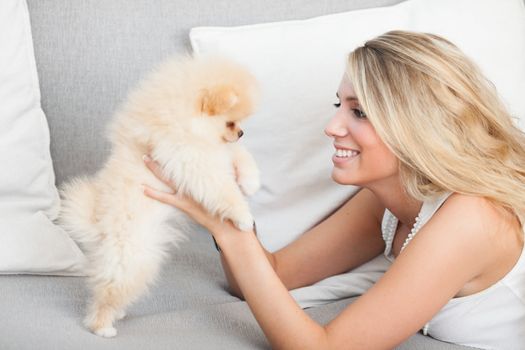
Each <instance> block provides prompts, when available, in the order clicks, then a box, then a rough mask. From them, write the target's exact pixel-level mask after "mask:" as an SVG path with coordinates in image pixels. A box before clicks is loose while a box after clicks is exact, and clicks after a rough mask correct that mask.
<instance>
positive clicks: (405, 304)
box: [190, 196, 493, 349]
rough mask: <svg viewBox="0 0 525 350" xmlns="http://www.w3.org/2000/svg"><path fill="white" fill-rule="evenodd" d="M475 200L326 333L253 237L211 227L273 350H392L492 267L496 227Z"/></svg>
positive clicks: (428, 228)
mask: <svg viewBox="0 0 525 350" xmlns="http://www.w3.org/2000/svg"><path fill="white" fill-rule="evenodd" d="M471 201H472V199H465V198H459V199H458V198H457V197H454V196H451V198H450V199H449V200H448V201H447V202H446V203H445V205H444V206H443V207H442V208H441V209H440V211H439V212H438V213H436V214H435V215H434V217H433V218H432V220H431V221H430V222H429V223H428V224H427V225H425V226H424V227H423V228H422V229H421V231H420V232H419V233H418V235H417V236H416V237H415V238H414V239H413V240H412V242H411V243H410V245H409V246H408V247H407V248H406V249H405V250H404V251H403V253H402V254H401V255H400V256H399V257H398V258H397V259H396V261H395V262H394V264H393V265H392V267H391V268H390V269H389V271H387V272H386V273H385V275H384V276H383V277H382V278H381V279H380V280H379V281H378V282H377V283H376V284H375V285H374V286H373V287H372V288H371V289H370V290H369V291H368V292H367V293H366V294H364V295H363V296H362V297H360V298H359V299H358V300H357V301H355V302H354V303H352V304H351V305H349V306H348V307H347V308H346V309H345V310H344V311H343V312H342V313H341V314H340V315H339V316H338V317H337V318H336V319H334V320H333V321H332V322H330V323H329V324H328V325H326V326H325V327H323V326H321V325H318V324H317V323H316V322H314V321H313V320H312V319H311V318H310V317H309V316H308V315H307V314H306V313H305V312H304V311H303V310H302V309H301V308H300V307H299V306H298V305H297V304H296V303H295V301H294V300H293V298H292V297H291V296H290V294H289V293H288V291H287V288H286V287H285V286H284V285H283V283H282V282H281V280H280V279H279V277H278V276H277V274H276V273H275V272H274V269H273V268H272V266H271V264H270V263H269V262H268V260H267V259H266V257H265V254H264V251H263V249H262V248H261V246H260V244H259V243H258V242H257V240H256V238H255V237H254V235H253V234H250V233H246V232H240V231H238V230H237V229H236V228H235V227H233V226H232V225H231V224H229V223H218V222H215V223H211V226H210V229H212V232H214V233H215V234H216V236H217V240H218V243H219V244H220V245H221V247H222V249H223V254H224V258H225V260H226V262H227V264H228V265H229V266H230V267H231V272H232V274H233V275H234V276H235V278H236V280H237V283H238V285H239V288H240V289H241V290H242V292H243V294H244V296H245V298H246V301H247V302H248V305H249V306H250V309H251V310H252V312H253V314H254V316H255V317H256V319H257V321H258V322H259V324H260V326H261V328H262V329H263V331H264V333H265V334H266V336H267V338H268V340H269V341H270V343H271V344H272V347H273V348H276V349H281V348H282V349H390V348H392V347H395V346H396V345H397V344H399V343H401V342H402V341H404V340H405V339H407V338H408V337H409V336H411V335H412V334H414V333H415V332H417V331H418V330H419V329H421V328H422V327H423V326H424V324H425V323H426V322H427V321H428V320H430V319H431V318H432V316H433V315H434V314H435V313H437V312H438V311H439V310H440V309H441V308H442V307H443V306H444V305H445V304H446V303H447V302H448V300H450V299H451V298H452V297H454V295H455V294H456V293H457V292H458V291H459V290H460V289H461V288H462V286H464V284H465V283H466V282H468V281H469V280H471V279H472V278H474V277H475V276H477V275H478V274H479V273H481V271H482V270H483V269H485V268H486V267H487V265H488V262H487V261H488V259H487V256H489V255H490V253H489V251H490V249H491V247H490V239H489V236H490V234H488V233H487V232H488V231H487V228H488V227H491V226H493V225H488V226H487V223H486V221H487V220H486V219H484V218H486V217H489V216H490V215H489V214H488V213H483V210H482V209H483V208H481V206H479V205H476V204H475V203H474V204H473V203H471ZM190 215H191V214H190ZM464 215H467V216H468V217H470V218H471V220H468V221H467V220H464Z"/></svg>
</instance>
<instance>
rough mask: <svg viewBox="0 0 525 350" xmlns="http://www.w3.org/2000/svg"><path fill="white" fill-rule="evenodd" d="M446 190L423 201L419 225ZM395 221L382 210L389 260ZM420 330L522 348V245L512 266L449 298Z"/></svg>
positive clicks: (506, 349) (504, 349) (487, 345)
mask: <svg viewBox="0 0 525 350" xmlns="http://www.w3.org/2000/svg"><path fill="white" fill-rule="evenodd" d="M450 194H451V193H447V194H445V195H443V196H441V197H439V198H437V199H436V200H433V201H425V202H424V203H423V206H422V207H421V212H420V213H419V217H420V221H421V227H422V226H423V225H425V223H426V222H427V221H428V220H429V219H430V218H431V217H432V215H434V213H435V212H436V211H437V210H438V209H439V208H440V207H441V205H442V204H443V203H444V202H445V200H446V199H447V198H448V197H449V196H450ZM397 221H398V220H397V218H396V217H395V216H394V215H393V214H392V213H391V212H390V211H389V210H388V209H387V210H385V214H384V216H383V222H382V232H383V239H384V240H385V243H386V248H385V252H384V255H385V257H386V258H387V259H388V260H390V261H393V260H394V256H393V255H392V242H393V241H394V236H395V231H396V229H395V228H396V227H397ZM391 228H393V229H391ZM422 331H423V334H425V335H427V334H428V335H430V336H431V337H433V338H436V339H439V340H442V341H446V342H450V343H455V344H461V345H466V346H472V347H477V348H482V349H497V350H523V349H525V247H524V249H523V250H522V252H521V255H520V257H519V259H518V261H517V263H516V264H515V265H514V267H513V268H512V270H511V271H510V272H509V273H507V274H506V275H505V276H504V277H503V278H502V279H500V280H499V281H498V282H496V283H495V284H493V285H492V286H490V287H488V288H487V289H485V290H482V291H480V292H478V293H475V294H472V295H468V296H464V297H459V298H453V299H451V300H450V301H449V302H448V303H447V304H446V305H445V306H444V307H443V308H442V309H441V310H440V311H439V312H438V313H437V314H436V315H434V317H433V318H432V319H431V320H430V322H428V323H427V324H426V325H425V327H424V328H423V330H422Z"/></svg>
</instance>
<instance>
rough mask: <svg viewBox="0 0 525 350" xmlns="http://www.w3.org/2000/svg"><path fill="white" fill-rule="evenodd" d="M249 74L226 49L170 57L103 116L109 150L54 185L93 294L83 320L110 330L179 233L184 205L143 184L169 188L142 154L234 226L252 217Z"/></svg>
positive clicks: (106, 333) (254, 186)
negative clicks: (91, 166)
mask: <svg viewBox="0 0 525 350" xmlns="http://www.w3.org/2000/svg"><path fill="white" fill-rule="evenodd" d="M258 92H259V90H258V87H257V83H256V80H255V78H254V77H253V76H252V75H251V74H250V73H249V72H248V71H247V70H246V69H244V68H243V67H241V66H239V65H237V64H236V63H234V62H230V61H228V60H226V59H224V58H218V57H205V58H191V57H179V58H174V59H171V60H169V61H167V62H166V63H164V64H163V65H161V66H160V67H159V69H157V70H156V71H154V72H153V73H152V74H151V75H150V76H149V77H147V78H146V79H145V80H144V81H143V82H142V83H141V84H140V85H139V87H138V89H136V90H135V91H134V92H132V93H131V94H130V96H129V98H128V100H127V102H126V103H125V104H124V105H123V106H122V107H121V108H120V110H119V111H118V112H117V113H116V115H115V117H114V119H113V122H112V124H111V125H110V129H109V131H110V133H109V138H110V140H111V143H112V150H111V154H110V156H109V159H108V160H107V162H106V163H105V165H104V167H103V168H102V169H101V170H100V171H99V172H98V173H96V174H95V175H94V176H92V177H90V178H76V179H73V180H72V181H71V182H69V183H67V184H65V185H64V186H63V187H61V191H60V192H61V196H62V209H61V215H60V218H59V223H60V224H61V225H62V226H63V227H64V228H65V229H66V230H67V231H68V232H69V234H70V235H71V236H72V238H73V239H74V240H75V241H76V242H77V243H78V244H79V246H80V247H81V248H82V250H83V251H84V252H85V254H86V256H87V258H88V262H89V266H88V271H87V273H88V285H89V287H90V289H91V291H92V300H91V302H90V305H89V307H88V312H87V316H86V318H85V321H84V323H85V325H86V326H87V327H88V328H89V329H90V330H91V331H92V332H94V333H95V334H97V335H99V336H103V337H113V336H115V335H116V332H117V331H116V329H115V328H114V327H113V323H114V321H115V320H118V319H121V318H122V317H124V315H125V308H126V307H127V306H128V305H130V303H132V302H133V301H135V300H136V299H137V298H138V297H139V296H140V295H142V294H143V293H145V292H146V291H147V289H148V286H150V285H151V284H152V282H153V281H154V280H155V278H156V277H157V276H158V273H159V269H160V266H161V263H162V261H163V260H164V259H165V258H166V256H167V253H168V251H169V249H170V247H171V246H172V245H175V246H178V244H179V242H180V241H181V240H183V239H184V238H185V234H184V231H185V228H186V226H185V225H184V222H185V221H186V218H185V215H184V214H183V213H182V212H181V211H179V210H177V209H175V208H173V207H171V206H168V205H166V204H162V203H160V202H157V201H155V200H153V199H151V198H148V197H146V196H145V195H144V194H143V190H142V184H147V185H149V186H151V187H154V188H158V189H160V190H164V191H170V188H168V186H166V185H165V184H164V183H163V182H161V181H159V180H158V179H157V178H156V177H155V176H154V175H153V174H152V173H151V172H150V170H149V169H147V168H146V166H145V165H144V163H143V155H145V154H149V155H151V158H152V159H153V160H155V161H157V162H158V163H159V164H160V165H161V167H162V169H163V175H164V176H165V177H166V178H168V179H172V180H173V183H174V184H176V186H177V191H179V192H181V193H183V194H185V195H188V196H190V197H192V198H193V199H194V200H196V201H197V202H199V203H201V204H202V205H203V207H204V208H205V209H206V210H208V211H209V212H210V213H212V214H215V215H218V216H220V217H222V218H223V219H230V220H231V221H232V222H233V223H234V225H236V226H237V227H238V228H239V229H241V230H248V229H251V228H252V226H253V218H252V215H251V213H250V209H249V206H248V204H247V202H246V200H245V198H244V195H243V193H244V194H245V195H251V194H253V193H254V192H256V191H257V190H258V188H259V186H260V185H259V171H258V169H257V166H256V164H255V161H254V159H253V158H252V156H251V155H250V154H249V153H248V151H247V150H246V149H245V148H243V147H242V146H241V145H240V144H238V143H235V141H237V140H238V139H239V138H240V137H241V136H242V134H243V132H242V130H241V129H240V124H239V123H240V121H241V120H243V119H244V118H246V117H248V116H249V115H250V114H252V112H253V109H254V105H255V103H256V99H257V96H258Z"/></svg>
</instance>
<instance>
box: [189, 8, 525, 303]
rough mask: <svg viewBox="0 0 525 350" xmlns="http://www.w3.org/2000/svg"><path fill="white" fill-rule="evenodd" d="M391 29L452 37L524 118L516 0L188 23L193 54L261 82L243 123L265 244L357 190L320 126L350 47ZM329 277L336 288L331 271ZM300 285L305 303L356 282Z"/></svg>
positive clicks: (523, 17)
mask: <svg viewBox="0 0 525 350" xmlns="http://www.w3.org/2000/svg"><path fill="white" fill-rule="evenodd" d="M393 29H405V30H415V31H423V32H433V33H436V34H439V35H443V36H444V37H446V38H448V39H450V40H451V41H452V42H454V43H456V44H457V45H458V46H459V47H460V48H462V49H463V50H464V51H465V52H466V53H467V54H468V55H470V56H471V57H472V58H473V59H474V60H475V61H476V62H477V63H478V64H479V65H480V66H481V68H482V70H483V71H484V73H485V74H486V75H487V76H488V77H489V79H491V80H492V81H493V82H494V83H495V85H496V87H497V88H498V90H499V92H500V93H501V95H502V97H503V98H504V100H505V101H506V102H507V105H508V107H509V109H510V110H511V112H512V113H513V114H514V115H515V116H519V117H521V118H524V116H525V99H523V91H525V65H524V64H523V62H525V11H524V5H523V2H522V0H506V1H500V0H462V1H456V0H409V1H405V2H402V3H400V4H397V5H394V6H389V7H383V8H372V9H366V10H358V11H351V12H346V13H340V14H334V15H328V16H322V17H317V18H312V19H308V20H300V21H286V22H278V23H266V24H257V25H248V26H240V27H198V28H193V29H192V30H191V32H190V41H191V44H192V48H193V50H194V52H195V54H197V55H199V54H210V53H212V54H222V55H225V56H228V57H230V58H232V59H234V60H236V61H238V62H239V63H241V64H244V65H245V66H247V67H248V68H249V69H250V70H251V71H252V72H253V73H254V74H255V76H256V77H257V78H258V79H259V81H260V83H261V87H262V93H263V98H262V101H261V104H260V108H259V110H258V111H257V113H256V114H255V115H254V116H253V117H252V118H251V119H249V120H248V121H247V122H246V123H245V126H244V129H245V131H246V136H245V137H244V138H243V142H244V143H245V145H246V146H247V147H248V149H249V150H250V151H251V152H252V153H253V154H254V156H255V159H256V161H257V162H258V164H259V166H260V168H261V175H262V189H261V190H260V191H259V192H258V193H257V194H256V195H255V196H254V197H253V198H251V207H252V210H253V213H254V215H255V218H256V221H257V226H258V231H259V237H260V240H261V243H262V244H263V245H264V246H265V247H266V248H267V249H269V250H270V251H275V250H277V249H279V248H281V247H283V246H284V245H286V244H288V243H290V242H291V241H293V240H294V239H296V238H297V237H298V236H299V235H300V234H301V233H303V232H304V231H305V230H307V229H308V228H310V227H311V226H312V225H314V224H315V223H317V222H319V221H320V220H322V219H323V218H324V217H325V216H326V215H327V214H329V213H330V212H332V211H333V210H334V209H335V208H337V207H338V206H339V205H340V204H341V203H342V202H343V201H344V200H345V199H346V198H348V196H349V195H351V194H352V193H353V192H354V191H355V188H353V187H352V186H340V185H336V184H334V183H333V182H332V180H331V179H330V172H331V168H332V163H331V160H330V158H331V154H332V152H333V149H332V146H331V140H330V139H329V138H328V137H326V136H325V135H324V134H323V128H324V126H325V124H326V123H327V121H328V120H329V118H330V117H331V116H332V114H333V113H334V109H333V107H332V104H333V103H334V102H335V101H336V98H335V92H336V90H337V87H338V84H339V81H340V79H341V76H342V74H343V70H344V65H345V62H346V58H347V54H348V53H349V52H350V51H351V50H352V49H354V48H355V47H356V46H358V45H361V44H363V43H364V41H366V40H367V39H371V38H373V37H375V36H377V35H379V34H382V33H384V32H386V31H388V30H393ZM348 224H349V226H350V225H351V224H352V223H348ZM386 266H387V265H386V264H385V265H384V268H385V269H386ZM374 269H375V270H374ZM365 270H366V269H365ZM371 270H374V271H376V270H377V269H376V266H373V267H372V268H371ZM374 276H377V274H375V275H374ZM375 279H376V277H374V278H372V279H371V281H370V283H373V280H375ZM345 281H348V279H345ZM345 283H346V282H345ZM329 285H334V286H336V287H334V288H340V287H337V285H339V286H340V284H339V283H338V282H336V281H335V280H334V279H333V278H332V279H330V283H329ZM307 288H308V292H307V293H304V290H303V291H302V292H301V291H297V292H296V293H295V296H296V297H297V298H298V301H299V302H300V303H301V304H302V305H303V306H312V305H315V304H318V303H323V302H326V301H329V300H332V299H336V298H339V297H345V296H351V295H357V294H360V293H362V291H363V288H362V287H359V288H353V287H352V285H351V284H350V285H349V286H348V288H347V289H346V291H344V292H342V293H340V292H337V293H330V292H328V289H330V288H327V287H326V283H325V286H323V287H322V288H317V290H316V289H315V288H311V287H307ZM336 294H337V296H335V295H336Z"/></svg>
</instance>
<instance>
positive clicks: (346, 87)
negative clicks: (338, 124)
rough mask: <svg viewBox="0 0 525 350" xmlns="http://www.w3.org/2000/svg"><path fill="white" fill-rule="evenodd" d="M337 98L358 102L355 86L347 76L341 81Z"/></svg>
mask: <svg viewBox="0 0 525 350" xmlns="http://www.w3.org/2000/svg"><path fill="white" fill-rule="evenodd" d="M336 96H337V97H338V98H340V99H345V100H357V96H356V94H355V91H354V86H353V85H352V82H351V81H350V80H349V79H348V78H347V77H346V74H345V75H344V76H343V79H341V83H340V84H339V88H338V89H337V93H336Z"/></svg>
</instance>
